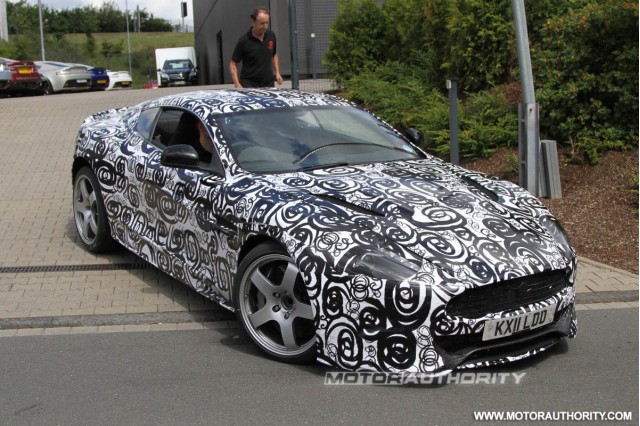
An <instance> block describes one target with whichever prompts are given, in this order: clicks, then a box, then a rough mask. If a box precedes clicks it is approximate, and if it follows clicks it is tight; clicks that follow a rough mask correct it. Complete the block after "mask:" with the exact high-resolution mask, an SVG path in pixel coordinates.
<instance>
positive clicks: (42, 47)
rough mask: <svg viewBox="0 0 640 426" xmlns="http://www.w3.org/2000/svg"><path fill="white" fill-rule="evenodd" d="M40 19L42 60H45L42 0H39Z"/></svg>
mask: <svg viewBox="0 0 640 426" xmlns="http://www.w3.org/2000/svg"><path fill="white" fill-rule="evenodd" d="M38 20H39V21H40V51H41V52H42V62H44V61H45V57H44V30H43V26H42V5H41V4H40V0H38Z"/></svg>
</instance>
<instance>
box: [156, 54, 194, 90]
mask: <svg viewBox="0 0 640 426" xmlns="http://www.w3.org/2000/svg"><path fill="white" fill-rule="evenodd" d="M158 75H160V87H168V86H182V85H185V84H190V85H197V84H198V70H197V68H196V67H195V65H193V62H191V60H190V59H168V60H166V61H164V64H163V65H162V69H161V70H160V69H159V70H158Z"/></svg>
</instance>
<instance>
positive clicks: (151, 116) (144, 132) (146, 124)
mask: <svg viewBox="0 0 640 426" xmlns="http://www.w3.org/2000/svg"><path fill="white" fill-rule="evenodd" d="M157 115H158V108H149V109H147V110H144V111H142V112H141V113H140V117H138V122H137V123H136V131H137V132H138V133H140V136H142V137H143V138H145V139H147V140H151V137H150V135H151V129H153V125H154V124H155V121H156V116H157Z"/></svg>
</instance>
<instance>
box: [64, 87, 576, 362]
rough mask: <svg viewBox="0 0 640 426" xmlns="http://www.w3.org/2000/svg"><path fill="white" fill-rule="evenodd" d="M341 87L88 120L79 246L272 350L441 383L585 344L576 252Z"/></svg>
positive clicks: (78, 192)
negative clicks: (180, 289)
mask: <svg viewBox="0 0 640 426" xmlns="http://www.w3.org/2000/svg"><path fill="white" fill-rule="evenodd" d="M407 135H408V136H403V135H401V134H400V133H398V132H397V131H396V130H394V129H393V128H391V127H389V126H388V125H387V124H385V123H384V122H383V121H381V120H380V119H378V118H376V117H375V116H373V115H372V114H370V113H368V112H366V111H364V110H362V109H360V108H358V107H357V106H355V105H353V104H351V103H349V102H347V101H345V100H343V99H340V98H337V97H334V96H329V95H322V94H312V93H303V92H299V91H292V90H277V89H264V90H259V89H253V90H248V89H247V90H219V91H198V92H192V93H184V94H180V95H174V96H165V97H162V98H159V99H156V100H152V101H148V102H144V103H141V104H139V105H136V106H133V107H131V108H124V109H118V110H111V111H105V112H102V113H99V114H96V115H93V116H91V117H88V118H87V119H86V120H85V121H84V123H83V124H82V126H81V128H80V131H79V133H78V136H77V144H76V149H75V155H74V161H73V170H72V174H73V214H74V216H75V224H76V227H77V231H78V234H79V240H80V242H81V243H82V244H83V245H84V246H85V247H86V248H87V249H88V250H90V251H93V252H100V251H104V250H107V249H109V248H110V247H112V243H113V241H114V240H115V241H117V242H118V243H120V244H122V245H123V246H125V247H126V248H128V249H129V250H131V251H132V252H134V253H136V254H137V255H139V256H140V257H142V258H144V259H146V260H147V261H149V262H151V263H152V264H154V265H156V266H157V267H158V268H160V269H161V270H163V271H165V272H166V273H167V274H170V275H171V276H173V277H175V278H176V279H177V280H179V281H182V282H184V283H185V284H187V285H189V286H191V287H192V288H193V289H195V290H196V291H197V292H199V293H200V294H202V295H204V296H206V297H208V298H210V299H212V300H215V301H217V302H219V303H220V304H221V305H222V306H224V307H226V308H228V309H229V310H232V311H234V312H236V314H237V317H238V319H239V321H240V322H241V323H242V325H243V326H244V328H245V330H246V332H247V334H248V335H249V337H250V338H251V340H252V341H253V342H254V343H255V344H256V345H257V346H258V347H259V348H260V349H261V350H262V351H263V352H264V353H266V354H267V355H268V356H270V357H273V358H276V359H278V360H284V361H289V362H306V361H309V360H314V359H315V360H318V361H319V362H321V363H324V364H328V365H331V366H335V367H339V368H343V369H347V370H361V371H391V372H416V373H418V372H424V373H444V372H447V371H450V370H452V369H454V368H456V367H460V368H461V367H472V366H489V365H494V364H498V363H503V362H507V361H513V360H517V359H521V358H525V357H527V356H530V355H533V354H535V353H537V352H540V351H543V350H545V349H546V348H549V347H550V346H551V345H553V344H554V343H556V342H557V341H558V340H560V339H561V338H562V337H564V336H569V337H573V336H574V335H575V333H576V321H575V310H574V299H575V288H574V280H575V274H576V255H575V251H574V249H573V248H572V246H571V243H570V242H569V240H568V239H567V236H566V235H565V233H564V231H563V230H562V228H561V226H560V224H559V223H558V221H557V220H556V219H555V218H554V217H553V216H552V215H551V214H550V213H549V211H548V210H547V209H546V208H545V206H544V205H542V204H541V203H540V202H539V201H538V200H537V199H536V198H534V197H533V196H531V195H530V194H529V193H528V192H527V191H525V190H523V189H522V188H520V187H518V186H516V185H514V184H512V183H509V182H502V181H499V180H495V179H493V178H491V177H488V176H486V175H483V174H481V173H476V172H472V171H468V170H465V169H463V168H461V167H457V166H454V165H451V164H448V163H445V162H443V161H441V160H439V159H437V158H434V157H432V156H430V155H427V154H425V153H423V152H422V151H421V150H420V149H419V148H418V146H419V144H420V142H421V134H420V132H418V131H416V130H412V129H409V130H408V131H407Z"/></svg>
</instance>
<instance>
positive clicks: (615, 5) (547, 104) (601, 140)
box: [533, 0, 638, 163]
mask: <svg viewBox="0 0 640 426" xmlns="http://www.w3.org/2000/svg"><path fill="white" fill-rule="evenodd" d="M634 34H638V4H637V3H635V2H631V1H626V0H616V1H607V2H590V3H589V4H587V5H585V6H583V7H582V8H579V9H574V10H571V11H569V12H568V13H567V14H566V15H565V16H561V17H557V18H553V19H549V20H548V21H547V23H546V25H545V28H544V31H543V35H544V37H543V38H542V39H541V41H540V45H539V47H538V48H537V49H536V50H535V52H534V55H533V58H534V71H535V73H536V76H535V77H536V82H537V86H538V87H537V89H538V102H539V104H540V106H541V108H540V117H541V119H540V122H541V131H542V132H543V133H547V134H549V135H550V136H551V137H552V138H559V139H560V140H561V141H563V142H567V143H569V144H570V145H571V146H572V147H573V148H574V149H575V151H576V152H577V153H579V154H581V155H582V156H583V157H584V158H586V159H587V160H588V161H589V162H591V163H596V162H597V161H598V155H599V153H600V152H602V151H605V150H608V149H614V148H619V147H623V146H634V147H637V146H638V40H637V38H636V36H634Z"/></svg>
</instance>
